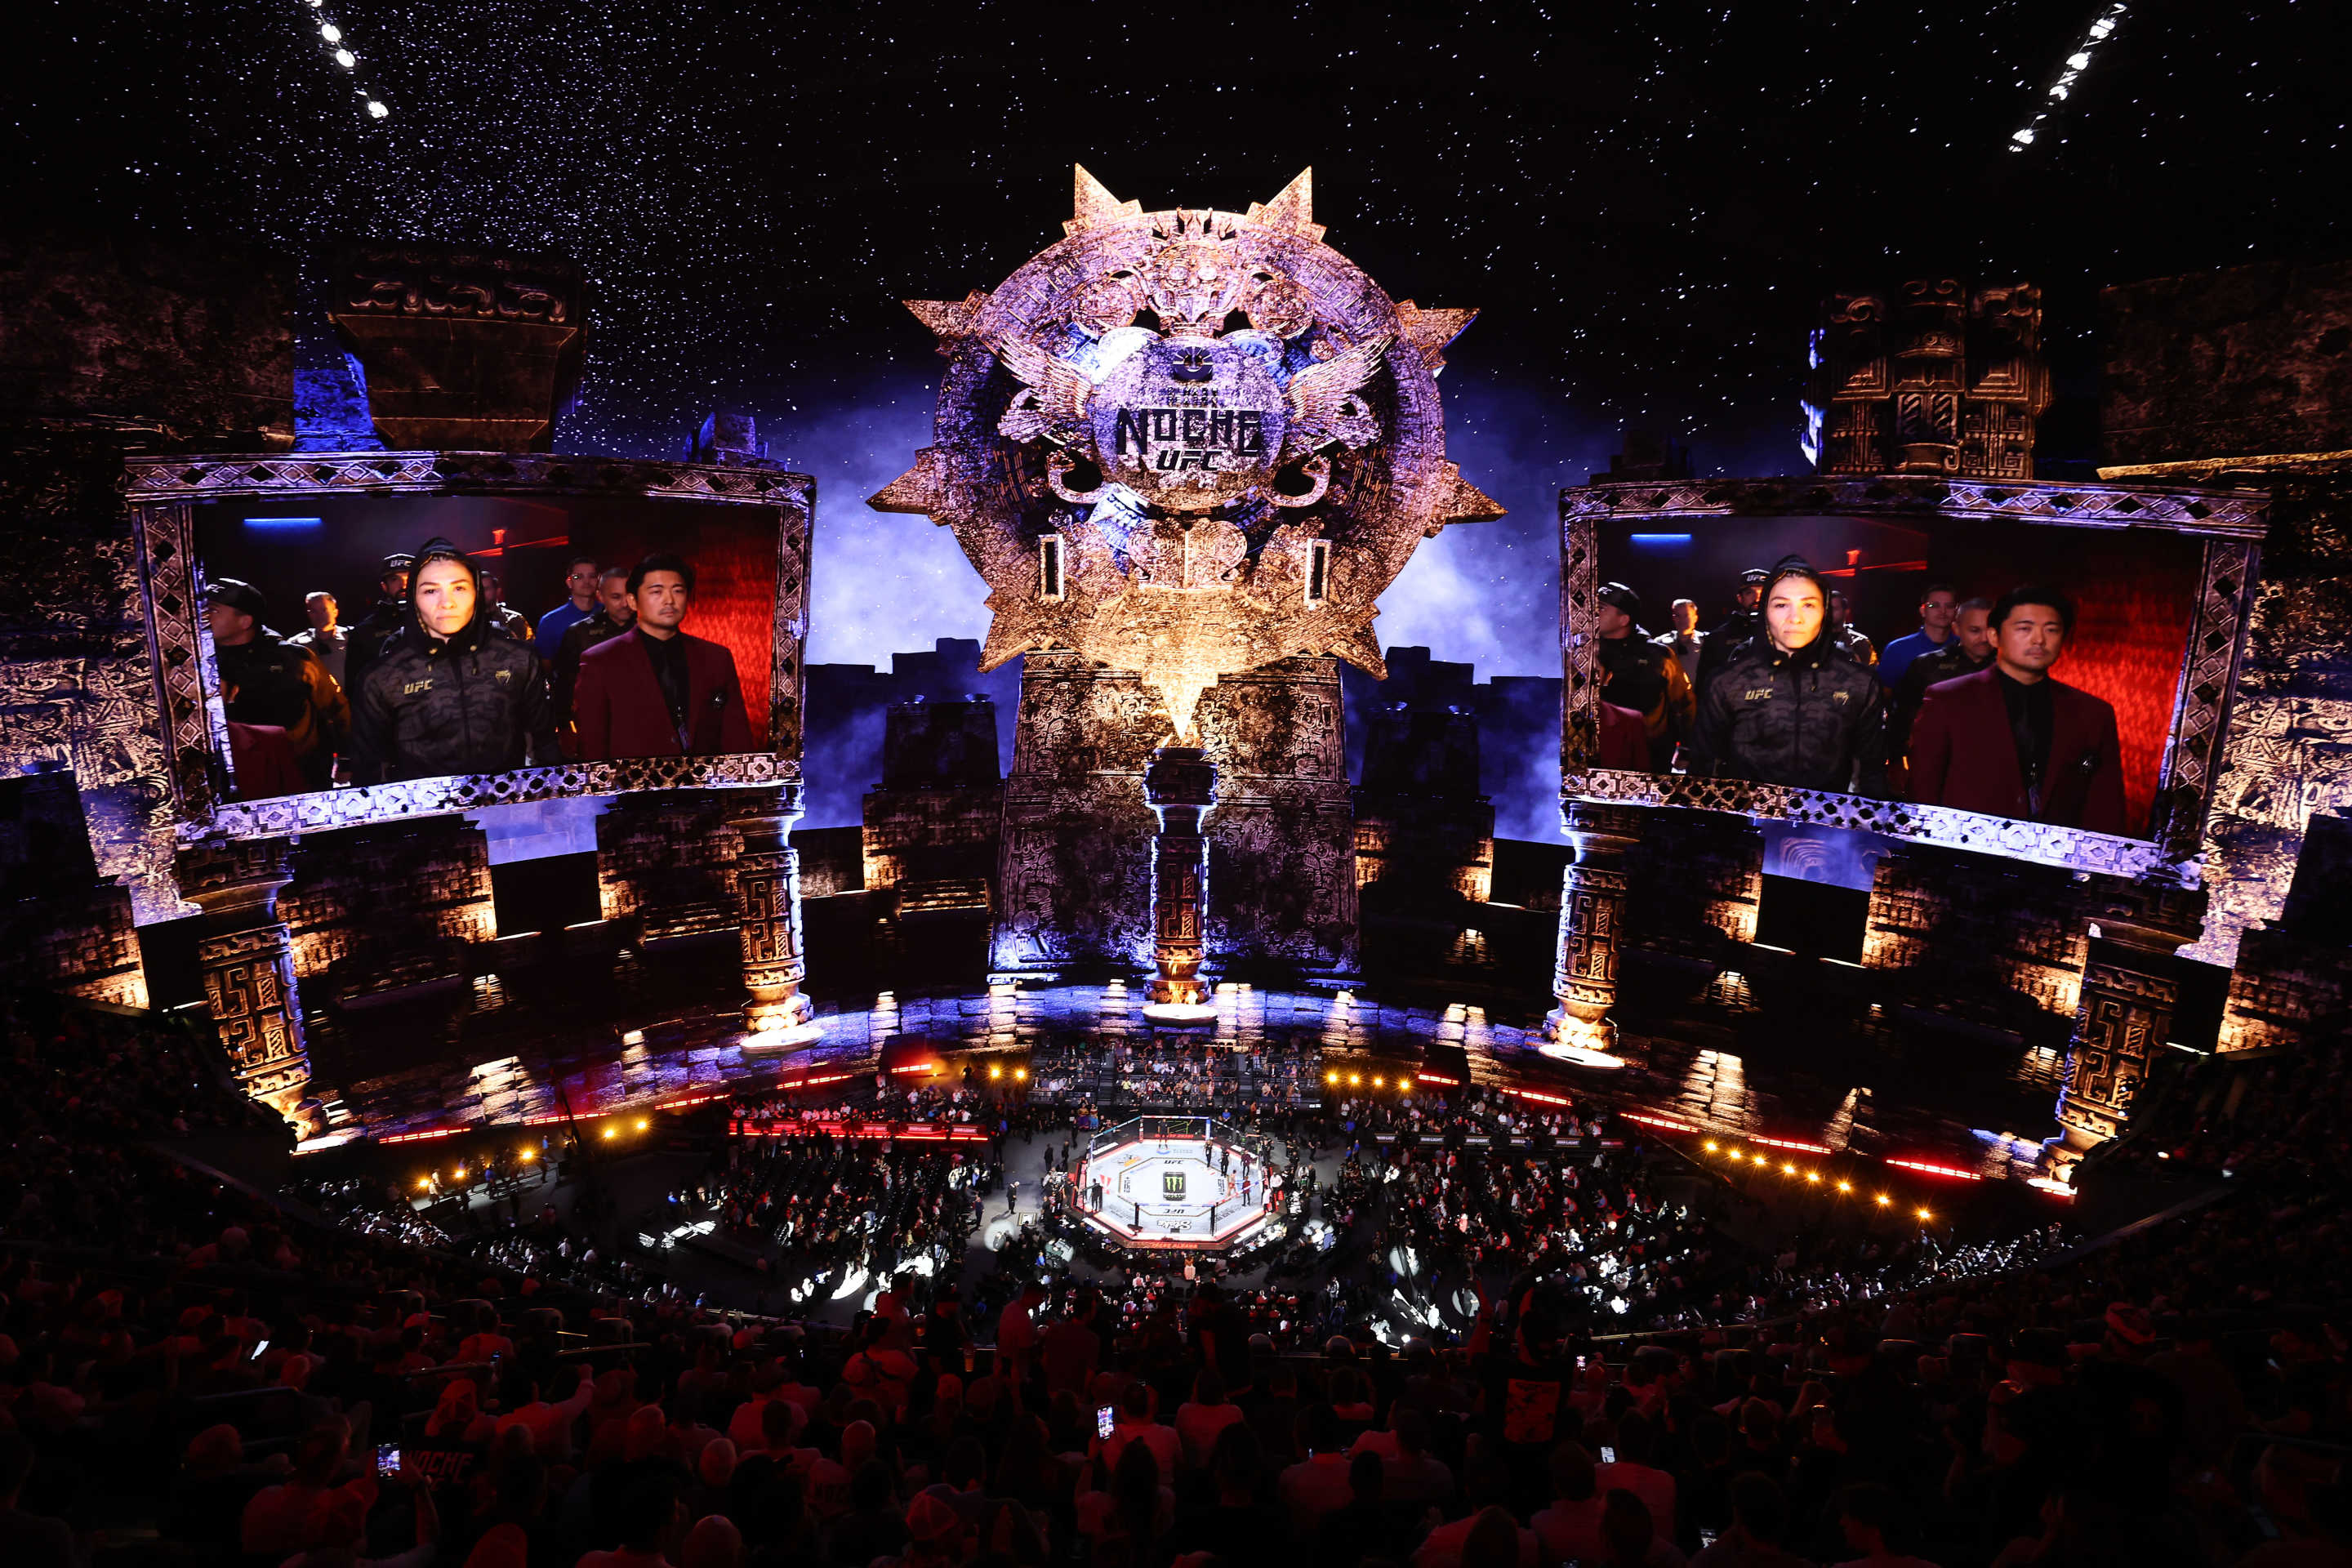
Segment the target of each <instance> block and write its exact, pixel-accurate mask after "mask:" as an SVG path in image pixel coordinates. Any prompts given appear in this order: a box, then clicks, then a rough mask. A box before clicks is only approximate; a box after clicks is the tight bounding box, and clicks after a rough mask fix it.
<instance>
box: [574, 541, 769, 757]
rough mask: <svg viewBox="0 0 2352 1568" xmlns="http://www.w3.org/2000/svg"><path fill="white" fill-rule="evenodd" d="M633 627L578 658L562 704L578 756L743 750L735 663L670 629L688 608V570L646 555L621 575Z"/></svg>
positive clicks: (667, 558) (677, 561)
mask: <svg viewBox="0 0 2352 1568" xmlns="http://www.w3.org/2000/svg"><path fill="white" fill-rule="evenodd" d="M629 601H630V603H631V604H632V605H635V607H636V614H637V622H636V625H635V627H634V628H632V629H631V630H629V631H626V632H624V633H623V634H622V635H621V636H619V637H614V638H613V639H612V640H611V641H609V642H604V643H599V644H598V645H597V646H596V647H593V648H590V649H589V650H588V651H587V652H586V653H584V654H583V655H582V656H581V658H580V676H579V680H578V683H577V685H575V686H574V688H573V689H572V705H573V709H574V713H575V718H576V721H577V723H578V725H579V731H580V755H581V757H582V758H583V760H587V761H594V760H597V759H601V758H605V757H715V756H721V755H725V754H727V753H730V752H748V751H750V750H751V749H752V742H751V718H750V716H749V715H748V714H747V713H746V712H745V711H744V710H743V688H742V686H741V684H740V682H739V681H737V679H735V657H734V655H732V654H730V653H729V652H728V651H727V650H726V649H725V648H723V647H719V645H718V644H717V643H714V642H705V641H703V640H702V639H701V638H700V637H688V635H687V634H686V633H684V632H683V631H680V630H679V629H678V623H679V622H681V621H683V620H685V619H686V613H687V611H688V608H690V607H691V606H692V605H693V603H694V568H693V566H692V565H690V564H688V563H687V562H686V561H685V560H683V559H682V558H680V557H678V556H676V555H669V554H656V555H648V556H646V558H645V559H644V560H643V561H640V562H639V563H637V564H636V567H635V570H633V571H632V572H631V573H630V574H629Z"/></svg>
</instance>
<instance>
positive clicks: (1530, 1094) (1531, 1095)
mask: <svg viewBox="0 0 2352 1568" xmlns="http://www.w3.org/2000/svg"><path fill="white" fill-rule="evenodd" d="M1511 1092H1512V1093H1513V1094H1516V1095H1517V1096H1518V1097H1519V1098H1520V1099H1521V1100H1534V1101H1536V1102H1537V1103H1538V1104H1539V1105H1574V1104H1575V1103H1576V1101H1574V1100H1564V1099H1562V1098H1561V1097H1560V1096H1559V1095H1557V1094H1545V1093H1542V1092H1540V1091H1539V1090H1537V1089H1513V1090H1511Z"/></svg>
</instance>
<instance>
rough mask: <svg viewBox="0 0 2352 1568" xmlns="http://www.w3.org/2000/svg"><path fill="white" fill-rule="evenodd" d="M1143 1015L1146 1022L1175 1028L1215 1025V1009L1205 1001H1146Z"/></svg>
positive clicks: (1211, 1026) (1196, 1027) (1203, 1027)
mask: <svg viewBox="0 0 2352 1568" xmlns="http://www.w3.org/2000/svg"><path fill="white" fill-rule="evenodd" d="M1143 1016H1144V1020H1145V1022H1147V1023H1152V1024H1158V1025H1160V1026H1163V1027H1167V1028H1175V1029H1188V1028H1189V1029H1213V1028H1215V1027H1216V1026H1217V1010H1216V1008H1214V1007H1213V1006H1211V1005H1209V1004H1208V1003H1205V1002H1146V1003H1145V1004H1144V1005H1143Z"/></svg>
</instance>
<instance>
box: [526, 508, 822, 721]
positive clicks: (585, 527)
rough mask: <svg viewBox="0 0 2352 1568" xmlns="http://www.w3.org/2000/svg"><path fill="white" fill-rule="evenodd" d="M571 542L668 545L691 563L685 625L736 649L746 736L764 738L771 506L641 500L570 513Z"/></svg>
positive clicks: (595, 546) (625, 550)
mask: <svg viewBox="0 0 2352 1568" xmlns="http://www.w3.org/2000/svg"><path fill="white" fill-rule="evenodd" d="M572 548H573V549H575V550H577V551H578V552H580V553H582V554H583V555H593V556H594V557H596V559H597V560H599V561H609V562H614V563H630V562H635V561H639V560H642V559H644V558H645V557H646V555H648V554H651V553H652V552H655V551H657V550H659V551H669V552H674V553H676V554H679V555H683V556H685V557H686V558H687V560H688V561H690V562H692V563H694V607H693V608H692V609H690V610H688V612H687V616H686V623H685V625H684V626H683V627H682V628H681V629H682V630H684V631H686V632H688V633H689V634H691V635H693V636H695V637H700V638H702V639H703V640H704V641H706V642H715V643H718V644H719V646H721V647H724V648H726V649H727V651H728V652H729V653H731V654H733V655H734V656H735V674H736V677H737V679H740V680H741V682H742V683H743V706H744V707H745V708H746V709H747V710H750V712H751V739H752V740H753V741H754V742H757V743H758V745H759V748H760V749H761V750H762V751H764V750H766V749H767V746H768V744H769V740H768V696H769V676H770V674H771V673H772V668H773V665H774V660H775V644H776V522H775V514H774V513H772V512H769V511H764V510H757V509H754V508H751V507H733V506H711V505H708V504H703V505H697V504H696V503H694V502H691V501H642V502H639V503H638V504H637V505H635V506H633V507H631V508H629V509H628V510H625V511H623V512H618V513H610V514H602V515H597V516H593V517H581V518H577V519H575V520H574V521H573V525H572Z"/></svg>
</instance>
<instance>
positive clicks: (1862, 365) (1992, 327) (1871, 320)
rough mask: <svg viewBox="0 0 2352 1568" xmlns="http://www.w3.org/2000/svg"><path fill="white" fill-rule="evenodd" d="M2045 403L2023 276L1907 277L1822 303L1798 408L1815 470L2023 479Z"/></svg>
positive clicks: (2046, 376) (2036, 320)
mask: <svg viewBox="0 0 2352 1568" xmlns="http://www.w3.org/2000/svg"><path fill="white" fill-rule="evenodd" d="M2049 405H2050V373H2049V372H2048V371H2047V370H2046V369H2045V368H2044V367H2043V365H2042V290H2041V289H2037V288H2035V287H2034V286H2033V285H2032V284H2031V283H2016V284H2000V285H1995V286H1991V287H1983V288H1969V287H1967V286H1965V285H1963V284H1962V283H1961V282H1960V281H1959V280H1958V279H1952V278H1925V279H1913V280H1912V281H1910V282H1907V283H1905V284H1903V285H1902V286H1901V287H1900V288H1897V289H1895V290H1893V291H1892V292H1891V293H1854V294H1843V293H1842V294H1833V295H1832V296H1831V297H1830V299H1829V300H1828V302H1827V303H1826V305H1824V307H1823V309H1822V326H1821V328H1820V330H1819V331H1818V332H1817V333H1816V335H1815V339H1814V369H1813V395H1812V399H1811V402H1810V403H1809V404H1808V405H1807V411H1808V413H1809V414H1810V415H1811V416H1813V417H1814V418H1816V419H1818V420H1819V421H1820V426H1819V428H1818V430H1817V431H1816V433H1815V434H1814V435H1813V437H1811V444H1812V445H1813V446H1814V448H1815V450H1816V451H1817V452H1818V454H1819V456H1818V458H1817V466H1818V467H1819V468H1820V469H1821V471H1822V473H1825V474H1963V475H1968V476H1970V477H1972V478H1977V479H2032V477H2033V426H2034V421H2035V420H2036V419H2037V418H2038V417H2040V416H2041V414H2042V410H2043V409H2045V408H2047V407H2048V406H2049Z"/></svg>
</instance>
